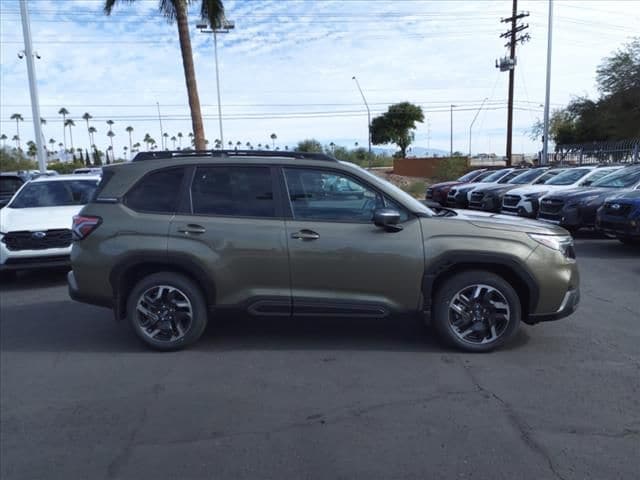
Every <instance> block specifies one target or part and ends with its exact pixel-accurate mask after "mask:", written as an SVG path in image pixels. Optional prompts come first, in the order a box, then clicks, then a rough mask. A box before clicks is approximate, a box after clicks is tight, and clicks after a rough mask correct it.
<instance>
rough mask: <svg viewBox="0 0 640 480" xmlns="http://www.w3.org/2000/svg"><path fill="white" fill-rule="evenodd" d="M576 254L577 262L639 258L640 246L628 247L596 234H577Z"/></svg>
mask: <svg viewBox="0 0 640 480" xmlns="http://www.w3.org/2000/svg"><path fill="white" fill-rule="evenodd" d="M574 240H576V246H575V248H576V254H577V257H578V262H579V261H580V258H581V257H584V258H602V259H620V258H640V244H636V245H628V244H624V243H622V242H620V241H619V240H617V239H615V238H609V237H606V236H604V235H601V234H598V233H597V232H584V233H583V232H578V233H577V234H576V236H575V237H574Z"/></svg>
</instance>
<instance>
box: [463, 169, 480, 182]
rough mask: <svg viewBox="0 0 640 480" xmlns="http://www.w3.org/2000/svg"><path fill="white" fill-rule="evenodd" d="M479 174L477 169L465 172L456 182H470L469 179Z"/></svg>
mask: <svg viewBox="0 0 640 480" xmlns="http://www.w3.org/2000/svg"><path fill="white" fill-rule="evenodd" d="M480 175H481V174H480V173H479V172H478V170H473V171H472V172H469V173H465V174H464V175H463V176H461V177H460V178H459V179H458V182H470V181H471V180H473V179H474V178H476V177H478V176H480Z"/></svg>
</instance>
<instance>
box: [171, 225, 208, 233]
mask: <svg viewBox="0 0 640 480" xmlns="http://www.w3.org/2000/svg"><path fill="white" fill-rule="evenodd" d="M206 231H207V229H206V228H204V227H203V226H202V225H195V224H193V223H190V224H189V225H186V226H184V227H180V228H178V232H180V233H186V234H187V235H189V234H200V233H205V232H206Z"/></svg>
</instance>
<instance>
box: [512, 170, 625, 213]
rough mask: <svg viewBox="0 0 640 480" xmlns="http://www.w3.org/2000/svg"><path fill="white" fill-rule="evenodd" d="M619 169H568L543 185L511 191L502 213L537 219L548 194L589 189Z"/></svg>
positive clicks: (528, 186)
mask: <svg viewBox="0 0 640 480" xmlns="http://www.w3.org/2000/svg"><path fill="white" fill-rule="evenodd" d="M619 168H621V167H575V168H568V169H566V170H564V171H563V172H561V173H558V174H557V175H556V176H555V177H553V178H551V179H550V180H548V181H547V182H545V183H543V184H542V185H527V186H526V187H521V188H516V189H514V190H511V191H510V192H508V193H507V194H506V195H505V196H504V197H503V198H502V210H500V213H504V214H506V215H518V216H521V217H530V218H535V217H536V215H537V214H538V206H539V204H540V199H541V198H542V197H543V196H544V195H546V194H547V193H550V192H557V191H558V190H568V189H570V188H576V187H587V186H589V185H591V184H592V183H593V182H595V181H596V180H598V179H599V178H602V177H604V176H605V175H609V174H610V173H612V172H614V171H615V170H617V169H619Z"/></svg>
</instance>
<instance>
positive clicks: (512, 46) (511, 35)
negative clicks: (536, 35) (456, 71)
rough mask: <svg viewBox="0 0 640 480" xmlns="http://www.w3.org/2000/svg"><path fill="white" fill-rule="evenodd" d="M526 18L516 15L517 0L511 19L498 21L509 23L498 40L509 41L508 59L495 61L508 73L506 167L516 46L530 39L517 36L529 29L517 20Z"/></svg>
mask: <svg viewBox="0 0 640 480" xmlns="http://www.w3.org/2000/svg"><path fill="white" fill-rule="evenodd" d="M528 16H529V13H528V12H527V13H520V14H518V0H513V8H512V12H511V17H509V18H503V19H501V20H500V21H501V22H502V23H511V30H508V31H506V32H505V33H502V34H501V35H500V38H508V39H509V41H508V42H507V43H506V44H505V47H507V48H509V57H505V58H502V59H501V60H500V63H498V62H497V61H496V67H497V68H499V69H500V71H501V72H505V71H507V70H508V71H509V102H508V106H507V166H511V150H512V138H513V90H514V80H515V68H516V44H517V43H524V42H526V41H528V40H529V39H530V38H531V37H530V36H529V34H528V33H525V34H524V35H520V36H518V33H520V32H522V31H524V30H526V29H527V28H529V24H526V25H524V24H520V25H518V20H520V19H522V18H525V17H528Z"/></svg>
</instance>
